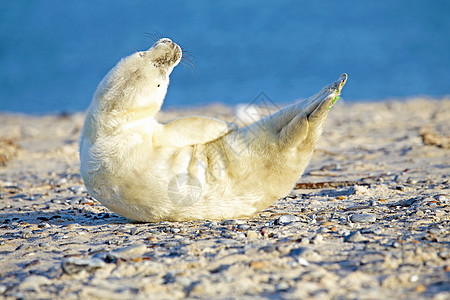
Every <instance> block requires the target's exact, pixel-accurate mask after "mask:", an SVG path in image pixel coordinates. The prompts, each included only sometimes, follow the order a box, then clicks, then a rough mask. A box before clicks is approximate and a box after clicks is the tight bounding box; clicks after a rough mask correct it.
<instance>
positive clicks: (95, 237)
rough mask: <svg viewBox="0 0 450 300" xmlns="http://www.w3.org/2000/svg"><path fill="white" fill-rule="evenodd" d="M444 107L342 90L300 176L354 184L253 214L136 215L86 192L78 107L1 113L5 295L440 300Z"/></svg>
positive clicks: (310, 192)
mask: <svg viewBox="0 0 450 300" xmlns="http://www.w3.org/2000/svg"><path fill="white" fill-rule="evenodd" d="M235 113H236V112H235V111H234V110H233V108H232V107H227V106H217V105H212V106H207V107H204V108H190V109H183V110H172V109H171V108H168V110H167V111H166V112H163V113H162V114H161V116H159V119H160V120H161V121H168V120H170V119H173V118H175V117H179V116H181V115H188V114H201V115H208V116H212V117H219V118H221V119H224V120H226V121H231V122H232V121H234V120H236V119H237V115H236V114H235ZM449 115H450V99H449V98H443V99H430V98H415V99H406V100H401V101H380V102H365V101H364V102H353V101H352V102H343V101H341V100H339V101H338V102H337V103H336V104H335V106H334V107H333V108H332V111H331V112H330V114H329V116H328V120H327V123H326V124H325V128H324V133H323V135H322V137H321V138H320V140H319V143H318V146H317V148H316V150H315V152H314V155H313V158H312V159H311V162H310V164H309V165H308V167H307V169H306V171H305V173H304V175H303V176H302V177H301V178H300V179H299V181H298V182H299V183H308V184H310V185H309V187H312V185H311V184H314V183H319V182H327V183H333V182H343V181H357V183H358V184H356V185H355V184H351V185H348V186H339V185H337V186H320V185H319V188H312V189H311V188H310V189H294V190H292V191H291V193H290V195H289V196H287V197H286V198H284V199H280V200H278V201H277V202H275V203H274V204H273V205H272V206H270V207H269V208H267V209H266V210H264V211H262V212H259V213H257V214H256V215H255V216H253V217H252V218H249V219H239V220H224V221H190V222H160V223H155V224H152V223H146V224H141V223H132V222H129V221H128V220H126V219H124V218H122V217H118V216H116V215H115V214H114V213H111V212H110V211H109V210H108V209H106V208H105V207H103V206H102V205H101V204H100V203H99V202H97V201H96V200H95V199H92V198H91V197H90V196H89V195H88V194H87V192H86V190H85V188H84V186H83V184H82V182H81V179H80V176H79V174H78V172H79V160H78V140H79V135H80V131H81V128H82V125H83V121H84V113H75V114H68V115H63V116H60V115H45V116H30V115H20V114H19V115H17V114H4V113H0V121H1V124H2V127H3V128H2V130H1V131H0V236H1V237H2V238H1V239H0V265H1V266H2V268H1V270H0V278H3V279H2V281H1V282H0V297H5V298H6V299H16V298H36V297H39V298H58V299H59V298H61V299H62V298H65V299H67V298H112V299H115V298H136V299H146V298H174V299H179V298H185V297H187V298H219V299H222V298H240V299H254V298H259V297H262V298H274V297H275V298H280V297H281V298H287V299H293V298H306V299H308V298H323V299H330V298H337V299H343V298H363V299H367V298H369V299H373V298H378V299H380V298H388V297H390V298H394V299H411V298H415V299H421V298H427V299H429V298H431V299H446V298H448V297H450V290H449V288H448V287H449V286H450V279H449V278H450V254H449V244H450V234H449V228H450V227H449V224H450V206H449V200H450V187H449V186H450V183H449V177H450V165H449V161H450V151H449V148H448V146H447V145H448V139H449V138H450V137H449V136H448V134H449V132H450V124H449V122H448V116H449ZM439 143H440V144H439ZM261 180H263V179H261ZM303 187H305V186H303Z"/></svg>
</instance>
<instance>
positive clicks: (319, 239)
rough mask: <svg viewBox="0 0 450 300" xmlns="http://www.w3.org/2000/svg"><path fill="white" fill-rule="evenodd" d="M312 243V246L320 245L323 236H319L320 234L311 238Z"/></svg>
mask: <svg viewBox="0 0 450 300" xmlns="http://www.w3.org/2000/svg"><path fill="white" fill-rule="evenodd" d="M312 241H313V243H314V244H320V243H322V242H323V235H321V234H318V235H316V236H315V237H314V238H313V240H312Z"/></svg>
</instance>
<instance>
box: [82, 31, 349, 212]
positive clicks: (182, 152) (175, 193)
mask: <svg viewBox="0 0 450 300" xmlns="http://www.w3.org/2000/svg"><path fill="white" fill-rule="evenodd" d="M181 55H182V53H181V48H180V47H179V46H178V45H176V44H175V43H173V42H172V41H170V40H169V39H162V40H159V41H158V42H156V43H155V45H153V46H152V47H151V48H150V49H149V50H147V51H143V52H138V53H134V54H132V55H130V56H129V57H127V58H125V59H123V60H121V61H120V62H119V63H118V64H117V66H115V67H114V68H113V69H112V70H111V71H110V72H109V73H108V75H107V76H106V77H105V78H104V79H103V81H102V82H101V83H100V85H99V87H98V89H97V91H96V93H95V95H94V99H93V101H92V104H91V106H90V108H89V111H88V114H87V116H86V122H85V125H84V128H83V133H82V136H81V142H80V159H81V175H82V178H83V180H84V183H85V185H86V188H87V189H88V191H89V192H90V193H91V195H92V196H93V197H95V198H96V199H97V200H99V201H100V202H101V203H103V204H104V205H105V206H107V207H108V208H110V209H111V210H113V211H114V212H116V213H117V214H119V215H122V216H124V217H126V218H128V219H130V220H135V221H161V220H172V221H182V220H193V219H228V218H238V217H247V216H251V215H252V214H254V213H255V212H257V211H258V210H261V209H264V208H265V207H267V206H268V205H270V204H271V203H273V202H274V201H275V200H277V199H278V198H281V197H284V196H285V195H286V194H288V193H289V191H290V190H291V188H292V186H293V185H294V184H295V182H296V181H297V179H298V178H299V177H300V175H301V174H302V173H303V170H304V169H305V167H306V165H307V163H308V161H309V159H310V157H311V155H312V152H313V149H314V146H315V144H316V142H317V140H318V138H319V136H320V134H321V132H322V127H323V124H324V122H325V118H326V115H327V113H328V107H329V106H331V103H332V101H333V99H334V98H335V97H336V96H338V95H339V93H340V91H341V89H342V87H343V85H344V84H345V81H346V78H347V76H346V75H343V76H342V77H341V78H340V79H339V80H338V81H337V82H335V83H333V84H331V85H330V86H328V87H326V88H324V89H323V90H322V91H321V92H319V93H318V94H317V95H315V96H313V97H311V98H309V99H307V100H304V101H303V102H301V103H298V104H293V105H291V106H288V107H286V108H284V109H282V110H280V111H278V112H277V113H275V114H273V115H271V116H268V117H265V118H263V119H261V120H260V121H258V122H256V123H254V124H252V125H250V126H247V127H243V128H237V126H236V125H234V124H230V123H227V122H224V121H221V120H217V119H214V118H208V117H197V116H193V117H186V118H180V119H176V120H174V121H173V122H171V123H169V124H167V125H162V124H160V123H158V122H157V121H156V120H155V118H154V116H155V115H156V114H157V112H158V111H159V110H160V107H161V105H162V102H163V100H164V97H165V94H166V91H167V87H168V84H169V75H170V73H171V72H172V70H173V68H174V67H175V66H176V65H177V64H178V63H179V61H180V59H181Z"/></svg>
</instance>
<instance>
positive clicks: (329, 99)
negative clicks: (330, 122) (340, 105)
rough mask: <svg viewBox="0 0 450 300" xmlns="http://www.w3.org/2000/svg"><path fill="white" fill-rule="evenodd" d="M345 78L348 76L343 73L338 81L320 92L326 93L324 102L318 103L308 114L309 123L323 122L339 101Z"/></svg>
mask: <svg viewBox="0 0 450 300" xmlns="http://www.w3.org/2000/svg"><path fill="white" fill-rule="evenodd" d="M347 78H348V75H347V74H345V73H344V74H342V75H341V77H340V78H339V80H337V81H335V82H333V83H332V84H330V85H329V86H327V87H325V88H324V89H323V90H322V92H323V91H326V94H327V96H326V98H325V100H324V101H322V103H320V104H319V105H318V106H317V107H316V108H315V109H314V111H313V112H312V113H311V114H309V116H308V120H309V121H310V122H314V123H317V122H320V121H323V119H324V118H325V117H326V116H327V114H328V111H329V110H330V108H331V107H332V106H333V105H334V103H335V102H336V101H337V100H338V99H339V96H340V94H341V91H342V88H343V87H344V85H345V83H346V82H347Z"/></svg>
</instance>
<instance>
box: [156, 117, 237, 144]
mask: <svg viewBox="0 0 450 300" xmlns="http://www.w3.org/2000/svg"><path fill="white" fill-rule="evenodd" d="M235 129H237V125H235V124H233V123H228V122H225V121H222V120H219V119H215V118H209V117H198V116H192V117H185V118H179V119H176V120H173V121H172V122H170V123H169V124H167V125H164V126H163V127H162V128H161V130H159V131H158V132H155V137H154V141H155V143H156V144H157V145H159V146H173V147H183V146H189V145H195V144H206V143H208V142H210V141H213V140H216V139H218V138H220V137H222V136H224V135H225V134H227V133H229V132H230V131H232V130H235Z"/></svg>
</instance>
